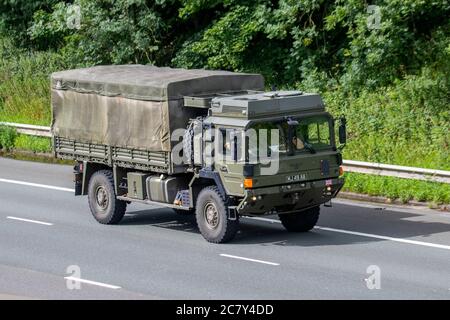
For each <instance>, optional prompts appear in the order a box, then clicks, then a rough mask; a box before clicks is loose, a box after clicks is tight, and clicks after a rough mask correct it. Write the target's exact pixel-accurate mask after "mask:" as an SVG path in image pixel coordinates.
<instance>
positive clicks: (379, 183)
mask: <svg viewBox="0 0 450 320" xmlns="http://www.w3.org/2000/svg"><path fill="white" fill-rule="evenodd" d="M344 178H345V185H344V187H343V189H342V190H343V191H348V192H355V193H362V194H368V195H370V196H382V197H386V198H388V199H391V200H397V199H398V200H400V201H402V202H403V203H407V202H408V201H410V200H416V201H420V202H429V203H430V205H431V206H432V205H433V204H436V205H440V204H450V184H446V183H439V182H431V181H422V180H412V179H402V178H396V177H385V176H375V175H368V174H361V173H354V172H351V173H345V175H344Z"/></svg>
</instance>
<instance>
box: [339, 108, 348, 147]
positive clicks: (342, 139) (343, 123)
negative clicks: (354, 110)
mask: <svg viewBox="0 0 450 320" xmlns="http://www.w3.org/2000/svg"><path fill="white" fill-rule="evenodd" d="M346 143H347V119H345V117H344V116H342V117H340V118H339V144H340V146H339V148H338V149H339V150H342V149H344V147H345V145H346Z"/></svg>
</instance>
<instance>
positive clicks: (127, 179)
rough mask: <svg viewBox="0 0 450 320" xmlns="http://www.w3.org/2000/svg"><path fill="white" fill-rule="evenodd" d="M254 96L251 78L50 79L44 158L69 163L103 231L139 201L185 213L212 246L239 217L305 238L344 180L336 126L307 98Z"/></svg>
mask: <svg viewBox="0 0 450 320" xmlns="http://www.w3.org/2000/svg"><path fill="white" fill-rule="evenodd" d="M264 88H265V85H264V79H263V77H262V76H261V75H258V74H244V73H233V72H227V71H209V70H185V69H171V68H158V67H154V66H144V65H119V66H97V67H92V68H85V69H76V70H68V71H61V72H56V73H53V74H52V76H51V91H52V114H53V116H52V134H53V151H54V155H55V157H57V158H61V159H71V160H74V161H76V162H75V163H76V165H75V167H74V182H75V195H76V196H81V195H87V196H88V202H89V206H90V210H91V212H92V215H93V216H94V218H95V219H96V220H97V221H98V222H100V223H102V224H117V223H119V222H120V221H121V219H122V218H123V216H124V214H125V211H126V207H127V204H130V203H132V202H139V203H145V204H157V205H160V206H164V207H168V208H172V209H174V210H175V211H176V212H177V213H180V214H195V218H196V221H197V225H198V229H199V230H200V233H201V234H202V235H203V237H204V238H205V239H206V240H207V241H209V242H213V243H223V242H227V241H230V240H231V239H233V237H234V236H235V234H236V233H237V231H238V226H239V218H240V217H241V216H261V215H267V214H278V215H279V218H280V220H281V222H282V224H283V226H284V227H285V228H286V229H287V230H288V231H292V232H305V231H308V230H310V229H312V228H313V227H314V225H315V224H316V222H317V220H318V218H319V210H320V205H321V204H326V203H329V202H330V200H331V199H332V198H333V197H335V196H336V195H337V193H338V192H339V190H340V189H341V187H342V185H343V183H344V181H343V178H342V169H341V164H342V157H341V152H340V150H341V148H342V146H343V145H345V140H346V133H345V131H346V129H345V119H344V118H340V119H334V118H333V117H332V116H331V115H330V114H329V113H328V112H327V111H326V110H325V106H324V103H323V102H322V100H321V98H320V96H319V95H318V94H314V93H303V92H300V91H270V92H265V91H264ZM336 122H339V123H338V126H339V127H338V128H337V126H336V125H335V124H336ZM249 133H252V134H249ZM336 134H337V135H338V136H339V145H338V146H337V144H336V142H335V136H336Z"/></svg>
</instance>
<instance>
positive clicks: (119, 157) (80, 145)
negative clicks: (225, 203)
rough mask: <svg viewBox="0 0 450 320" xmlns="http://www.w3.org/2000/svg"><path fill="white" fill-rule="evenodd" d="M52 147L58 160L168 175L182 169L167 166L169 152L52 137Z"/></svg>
mask: <svg viewBox="0 0 450 320" xmlns="http://www.w3.org/2000/svg"><path fill="white" fill-rule="evenodd" d="M53 146H54V151H55V156H56V157H58V158H60V159H68V160H76V161H89V162H96V163H101V164H105V165H108V166H113V165H118V166H120V167H124V168H132V169H137V170H146V171H154V172H161V173H168V174H172V173H174V172H175V171H176V172H181V171H183V169H182V168H178V170H177V169H175V170H174V168H173V167H172V166H170V165H169V164H170V163H171V162H170V152H165V151H148V150H138V149H131V148H120V147H114V146H108V145H104V144H95V143H89V142H81V141H75V140H71V139H66V138H61V137H54V140H53Z"/></svg>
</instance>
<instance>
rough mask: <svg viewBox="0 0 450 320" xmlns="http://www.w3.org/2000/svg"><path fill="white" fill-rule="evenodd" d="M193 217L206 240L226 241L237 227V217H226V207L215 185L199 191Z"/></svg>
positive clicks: (235, 231) (233, 234)
mask: <svg viewBox="0 0 450 320" xmlns="http://www.w3.org/2000/svg"><path fill="white" fill-rule="evenodd" d="M195 217H196V220H197V225H198V228H199V230H200V233H201V234H202V236H203V237H204V238H205V239H206V240H207V241H208V242H212V243H225V242H228V241H230V240H232V239H233V238H234V237H235V235H236V233H237V231H238V229H239V220H238V217H236V219H235V220H230V219H229V218H228V207H227V205H226V203H225V200H224V199H223V197H222V195H221V193H220V192H219V189H218V188H217V187H216V186H208V187H205V188H204V189H203V190H202V191H200V194H199V195H198V198H197V207H196V210H195Z"/></svg>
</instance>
